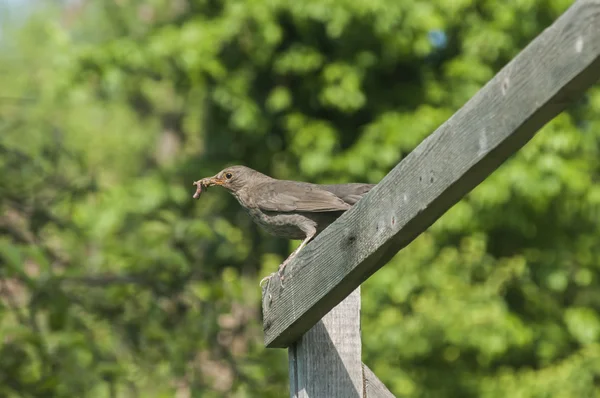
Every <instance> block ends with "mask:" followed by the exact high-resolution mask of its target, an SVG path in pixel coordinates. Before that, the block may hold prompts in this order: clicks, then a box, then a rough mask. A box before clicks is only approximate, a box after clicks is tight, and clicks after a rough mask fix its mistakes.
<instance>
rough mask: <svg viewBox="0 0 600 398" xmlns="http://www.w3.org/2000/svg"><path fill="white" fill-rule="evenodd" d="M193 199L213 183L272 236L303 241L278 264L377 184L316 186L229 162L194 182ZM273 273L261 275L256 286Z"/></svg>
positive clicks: (281, 274) (286, 260) (281, 268)
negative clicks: (223, 167)
mask: <svg viewBox="0 0 600 398" xmlns="http://www.w3.org/2000/svg"><path fill="white" fill-rule="evenodd" d="M194 185H195V186H196V192H195V193H194V195H193V198H194V199H199V198H200V195H201V194H202V193H203V192H204V191H205V190H207V189H208V188H209V187H212V186H221V187H223V188H225V189H227V190H228V191H229V192H230V193H231V194H232V195H233V196H234V197H235V198H236V199H237V201H238V202H239V203H240V205H241V206H242V207H243V208H244V209H245V211H246V212H247V213H248V215H249V216H250V217H251V218H252V220H253V221H254V222H255V223H256V224H258V225H259V226H261V227H262V228H263V229H264V230H266V231H267V232H268V233H270V234H271V235H275V236H277V237H280V238H285V239H291V240H302V243H300V245H299V246H298V248H297V249H296V250H294V251H293V252H292V253H291V254H290V255H289V256H288V257H287V258H286V259H285V261H283V263H281V265H280V266H279V269H278V271H277V273H278V274H279V277H280V279H281V281H283V270H284V268H285V266H286V265H287V264H288V263H289V262H290V261H291V260H292V259H293V258H294V257H295V256H296V255H298V253H299V252H300V251H301V250H302V249H303V248H304V247H305V246H306V245H307V244H308V242H310V241H311V240H312V239H314V238H315V236H317V235H318V234H319V233H321V232H322V231H323V230H324V229H325V228H327V226H329V225H330V224H331V223H332V222H334V221H335V220H336V219H337V218H338V217H340V216H341V215H342V214H343V213H344V212H345V211H347V210H348V209H350V208H351V207H352V206H353V205H354V204H356V203H357V202H358V201H359V200H360V199H361V198H362V197H363V196H364V195H365V194H366V193H367V192H369V191H370V190H371V189H372V188H373V187H374V186H375V184H364V183H349V184H333V185H320V184H312V183H308V182H301V181H289V180H278V179H275V178H272V177H270V176H268V175H266V174H263V173H260V172H258V171H256V170H253V169H251V168H249V167H246V166H231V167H227V168H225V169H224V170H222V171H220V172H219V173H217V174H216V175H214V176H212V177H206V178H202V179H200V180H198V181H194ZM274 274H275V273H273V274H271V275H269V276H267V277H266V278H263V279H262V280H261V282H260V285H261V286H262V284H263V283H264V282H265V281H267V280H269V279H270V278H271V277H272V276H273V275H274Z"/></svg>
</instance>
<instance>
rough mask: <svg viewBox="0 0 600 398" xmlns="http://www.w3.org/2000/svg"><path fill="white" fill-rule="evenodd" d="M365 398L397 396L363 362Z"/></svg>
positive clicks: (391, 397) (392, 397) (393, 397)
mask: <svg viewBox="0 0 600 398" xmlns="http://www.w3.org/2000/svg"><path fill="white" fill-rule="evenodd" d="M363 373H364V377H363V380H364V383H365V393H366V394H365V398H395V396H394V394H392V393H391V392H390V390H388V389H387V387H386V386H385V385H384V384H383V383H382V382H381V381H380V380H379V379H378V378H377V376H375V373H373V371H371V369H369V367H368V366H367V365H365V364H364V363H363Z"/></svg>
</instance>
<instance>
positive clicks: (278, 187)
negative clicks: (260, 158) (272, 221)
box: [254, 181, 351, 213]
mask: <svg viewBox="0 0 600 398" xmlns="http://www.w3.org/2000/svg"><path fill="white" fill-rule="evenodd" d="M254 199H255V204H256V205H257V206H258V207H259V208H260V209H261V210H264V211H279V212H317V213H321V212H328V211H344V210H348V209H349V208H350V207H351V206H350V205H349V204H348V203H346V202H344V201H343V200H342V199H340V198H338V197H337V196H335V195H334V194H333V193H331V192H328V191H325V190H323V189H319V187H318V186H316V185H313V184H307V183H297V182H294V181H274V182H269V183H265V184H260V185H258V186H257V187H256V196H255V197H254Z"/></svg>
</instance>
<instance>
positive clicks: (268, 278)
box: [260, 260, 288, 288]
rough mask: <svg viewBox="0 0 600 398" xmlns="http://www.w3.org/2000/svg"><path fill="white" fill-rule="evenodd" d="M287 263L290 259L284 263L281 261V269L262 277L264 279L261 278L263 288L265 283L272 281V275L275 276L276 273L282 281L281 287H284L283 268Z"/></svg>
mask: <svg viewBox="0 0 600 398" xmlns="http://www.w3.org/2000/svg"><path fill="white" fill-rule="evenodd" d="M287 263H288V260H286V261H284V262H283V263H281V265H280V266H279V269H278V270H277V272H273V273H272V274H271V275H269V276H265V277H264V278H262V279H261V280H260V287H261V288H262V286H263V283H265V282H268V281H270V280H271V278H272V277H273V276H274V275H275V274H277V275H278V276H279V281H280V282H281V287H283V279H284V276H283V269H284V268H285V266H286V265H287Z"/></svg>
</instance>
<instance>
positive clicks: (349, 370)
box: [288, 287, 364, 398]
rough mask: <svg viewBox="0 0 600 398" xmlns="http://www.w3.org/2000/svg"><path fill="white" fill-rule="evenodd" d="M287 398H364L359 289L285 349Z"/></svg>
mask: <svg viewBox="0 0 600 398" xmlns="http://www.w3.org/2000/svg"><path fill="white" fill-rule="evenodd" d="M288 356H289V369H290V397H292V398H319V397H323V398H325V397H327V398H364V397H363V395H364V394H363V391H364V380H363V365H362V362H361V338H360V287H359V288H357V289H356V290H355V291H354V292H352V293H351V294H350V295H349V296H348V297H346V299H345V300H343V301H342V302H341V303H339V304H338V305H337V306H336V307H335V308H333V309H332V310H331V311H330V312H329V313H328V314H327V315H325V316H324V317H323V319H321V320H320V321H319V322H317V324H316V325H315V326H313V327H312V329H310V330H309V331H308V332H307V333H306V334H305V335H304V336H302V338H300V340H298V341H297V342H296V343H294V344H292V345H291V346H290V347H289V349H288Z"/></svg>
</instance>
